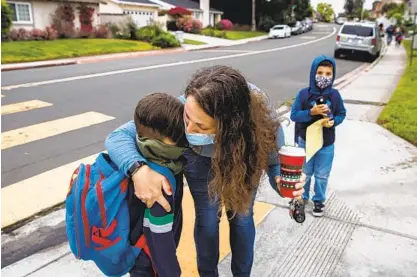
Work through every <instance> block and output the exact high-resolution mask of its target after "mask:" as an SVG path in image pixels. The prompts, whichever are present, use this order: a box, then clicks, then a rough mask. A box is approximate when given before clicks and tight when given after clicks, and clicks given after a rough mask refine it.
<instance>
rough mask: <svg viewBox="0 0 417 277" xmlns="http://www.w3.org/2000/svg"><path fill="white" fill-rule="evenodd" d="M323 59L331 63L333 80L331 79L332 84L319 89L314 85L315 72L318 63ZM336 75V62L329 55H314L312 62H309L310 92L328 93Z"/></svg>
mask: <svg viewBox="0 0 417 277" xmlns="http://www.w3.org/2000/svg"><path fill="white" fill-rule="evenodd" d="M323 61H329V62H331V63H332V64H333V80H332V84H331V85H330V86H329V87H327V88H325V89H324V90H320V89H318V88H317V86H316V72H317V68H318V67H319V64H320V63H321V62H323ZM335 77H336V62H335V60H334V59H333V58H332V57H330V56H326V55H320V56H318V57H316V58H315V59H314V60H313V63H312V64H311V70H310V92H311V93H314V94H321V93H323V94H329V93H330V92H331V91H332V87H333V82H334V79H335Z"/></svg>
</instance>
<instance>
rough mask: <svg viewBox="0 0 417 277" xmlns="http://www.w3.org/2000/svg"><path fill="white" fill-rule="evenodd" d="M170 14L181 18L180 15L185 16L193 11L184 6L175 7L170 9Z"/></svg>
mask: <svg viewBox="0 0 417 277" xmlns="http://www.w3.org/2000/svg"><path fill="white" fill-rule="evenodd" d="M168 14H169V15H171V16H173V17H175V18H179V17H183V16H186V15H191V14H192V12H191V11H189V10H187V9H186V8H183V7H175V8H172V9H170V10H169V11H168Z"/></svg>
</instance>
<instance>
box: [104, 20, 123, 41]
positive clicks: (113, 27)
mask: <svg viewBox="0 0 417 277" xmlns="http://www.w3.org/2000/svg"><path fill="white" fill-rule="evenodd" d="M106 27H107V29H108V30H109V31H110V33H111V36H112V37H114V38H116V37H117V34H118V33H119V32H120V31H121V30H120V27H119V25H117V24H116V23H107V24H106Z"/></svg>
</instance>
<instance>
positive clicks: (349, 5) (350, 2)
mask: <svg viewBox="0 0 417 277" xmlns="http://www.w3.org/2000/svg"><path fill="white" fill-rule="evenodd" d="M344 8H345V12H346V15H347V16H348V17H353V12H354V11H355V2H354V0H346V1H345V6H344Z"/></svg>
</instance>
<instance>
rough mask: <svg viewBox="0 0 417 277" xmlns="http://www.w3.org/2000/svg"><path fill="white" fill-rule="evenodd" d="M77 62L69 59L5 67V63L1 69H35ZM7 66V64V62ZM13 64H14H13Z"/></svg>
mask: <svg viewBox="0 0 417 277" xmlns="http://www.w3.org/2000/svg"><path fill="white" fill-rule="evenodd" d="M72 64H77V61H72V60H70V61H67V62H55V63H54V62H52V63H45V64H31V65H30V64H28V65H17V66H10V67H6V68H4V67H3V65H2V67H1V71H2V72H3V71H14V70H24V69H33V68H44V67H55V66H64V65H72ZM5 65H6V66H7V64H5ZM11 65H12V64H11Z"/></svg>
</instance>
